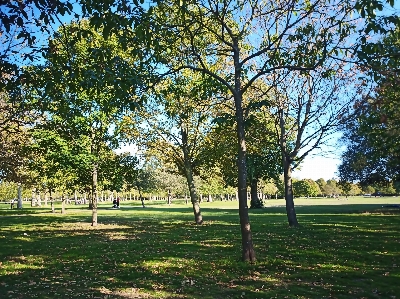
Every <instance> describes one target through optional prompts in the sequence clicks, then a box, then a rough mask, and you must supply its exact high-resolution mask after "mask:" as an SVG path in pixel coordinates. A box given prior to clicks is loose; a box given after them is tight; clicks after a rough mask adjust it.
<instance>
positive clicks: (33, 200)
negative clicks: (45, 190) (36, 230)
mask: <svg viewBox="0 0 400 299" xmlns="http://www.w3.org/2000/svg"><path fill="white" fill-rule="evenodd" d="M35 193H36V191H35V190H32V198H31V207H33V206H34V205H35V204H34V203H35Z"/></svg>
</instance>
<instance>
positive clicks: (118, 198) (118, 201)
mask: <svg viewBox="0 0 400 299" xmlns="http://www.w3.org/2000/svg"><path fill="white" fill-rule="evenodd" d="M117 208H119V197H117Z"/></svg>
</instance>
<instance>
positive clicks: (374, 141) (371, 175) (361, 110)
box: [339, 29, 400, 186]
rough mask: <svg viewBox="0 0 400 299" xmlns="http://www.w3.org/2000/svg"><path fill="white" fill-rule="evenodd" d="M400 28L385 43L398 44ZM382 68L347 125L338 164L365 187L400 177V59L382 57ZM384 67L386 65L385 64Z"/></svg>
mask: <svg viewBox="0 0 400 299" xmlns="http://www.w3.org/2000/svg"><path fill="white" fill-rule="evenodd" d="M399 32H400V31H399V29H397V30H395V31H394V32H392V33H390V34H388V35H387V36H386V37H385V38H384V39H383V43H384V44H385V45H386V46H387V47H397V48H398V47H399V46H400V44H399V40H400V39H399ZM381 63H382V67H380V68H379V69H378V70H376V69H375V72H376V73H377V74H379V76H378V77H377V78H376V81H375V83H376V85H377V87H376V88H375V90H374V92H372V93H370V94H368V95H366V96H364V99H363V100H362V101H359V102H358V103H357V104H356V106H355V116H354V119H353V120H352V122H350V123H349V124H348V126H347V127H346V128H347V130H346V133H345V135H344V138H343V142H344V143H345V145H346V146H347V149H346V151H345V152H344V153H343V155H342V164H341V165H340V166H339V173H340V177H341V178H342V179H343V180H347V181H355V180H358V181H360V183H361V185H362V186H367V185H372V184H388V183H389V182H390V181H391V180H395V181H396V180H398V179H399V178H400V168H399V165H400V163H399V162H400V156H399V152H398V148H399V142H398V138H394V136H397V135H398V134H399V132H400V127H399V125H398V121H397V120H398V118H399V117H400V109H399V105H398V101H399V98H400V97H399V95H400V93H399V86H400V81H399V79H398V76H397V71H396V69H395V68H396V66H398V65H400V62H399V58H398V57H394V58H391V59H389V60H388V59H387V58H382V59H381ZM384 66H385V67H384Z"/></svg>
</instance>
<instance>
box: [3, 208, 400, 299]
mask: <svg viewBox="0 0 400 299" xmlns="http://www.w3.org/2000/svg"><path fill="white" fill-rule="evenodd" d="M308 208H309V207H299V208H298V213H299V221H300V222H301V223H302V224H303V226H302V227H300V228H296V229H290V228H288V227H287V225H286V217H285V215H284V214H283V213H282V212H278V211H280V210H282V209H281V208H273V209H271V210H270V209H263V210H260V211H251V223H252V231H253V238H254V243H255V247H256V252H257V254H258V260H259V261H258V262H257V263H255V264H253V265H250V264H244V263H241V262H239V261H238V257H239V256H240V248H239V244H240V228H239V226H238V216H237V211H235V210H232V209H203V210H202V212H203V214H204V216H205V218H206V220H207V222H206V223H205V225H202V226H196V225H193V224H191V221H192V218H193V216H192V214H191V210H190V209H189V208H188V209H186V208H184V209H182V208H181V209H175V208H155V207H151V208H150V207H149V208H146V209H141V208H137V209H136V208H131V209H123V208H121V210H118V211H107V212H109V213H114V214H110V215H99V221H100V223H101V224H100V225H99V226H98V227H97V228H93V227H91V226H90V225H89V224H88V220H90V217H89V215H90V214H89V213H90V212H88V211H86V212H85V214H73V215H68V214H67V215H66V216H63V215H60V214H47V213H43V214H40V215H39V214H33V215H12V214H9V213H3V212H2V213H1V215H3V216H4V215H5V214H8V215H9V216H8V217H1V218H0V228H1V230H0V234H1V235H0V249H1V250H0V262H1V265H0V278H1V279H0V298H55V297H60V298H88V297H90V298H193V299H194V298H318V299H320V298H345V299H350V298H351V299H353V298H391V296H396V295H397V294H399V293H400V288H399V286H398V279H399V278H400V270H399V269H400V268H399V266H400V265H398V264H396V263H398V261H397V260H398V257H399V254H400V252H399V248H400V239H399V234H398V231H399V230H398V227H399V224H400V221H399V218H398V217H393V216H391V215H381V214H379V213H376V214H365V213H364V214H357V213H355V212H354V211H355V210H354V211H353V209H352V208H351V209H349V210H345V209H344V210H343V212H342V213H343V214H340V213H339V212H337V213H332V212H329V211H331V209H329V208H326V207H320V209H315V210H314V211H315V213H314V214H313V213H311V212H310V211H309V210H307V209H308ZM370 208H373V207H370ZM303 209H304V212H302V210H303ZM364 209H365V206H364V207H363V208H362V209H361V210H364ZM307 211H308V212H309V213H306V212H307ZM324 211H325V213H324ZM351 211H353V212H351ZM102 212H104V213H105V212H106V209H104V210H103V211H102ZM351 213H353V214H351ZM392 298H393V297H392Z"/></svg>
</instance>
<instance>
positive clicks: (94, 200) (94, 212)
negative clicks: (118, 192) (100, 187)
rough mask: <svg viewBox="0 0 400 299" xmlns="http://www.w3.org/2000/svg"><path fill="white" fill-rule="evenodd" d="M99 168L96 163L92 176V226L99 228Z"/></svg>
mask: <svg viewBox="0 0 400 299" xmlns="http://www.w3.org/2000/svg"><path fill="white" fill-rule="evenodd" d="M97 167H98V165H97V162H96V163H94V164H93V174H92V226H97Z"/></svg>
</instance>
